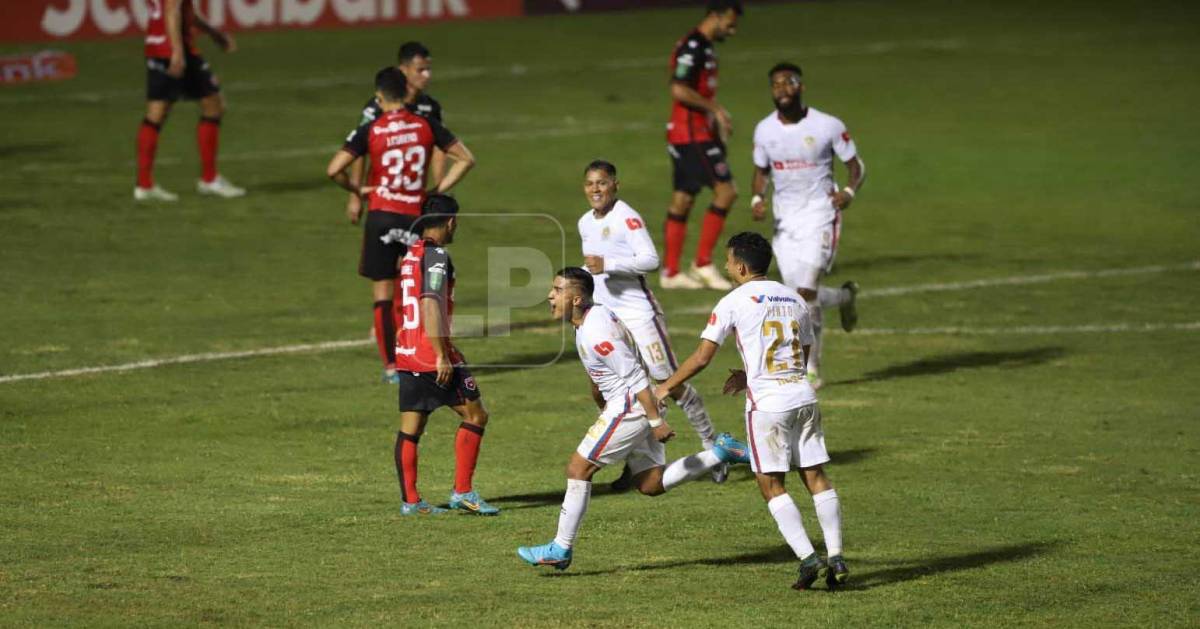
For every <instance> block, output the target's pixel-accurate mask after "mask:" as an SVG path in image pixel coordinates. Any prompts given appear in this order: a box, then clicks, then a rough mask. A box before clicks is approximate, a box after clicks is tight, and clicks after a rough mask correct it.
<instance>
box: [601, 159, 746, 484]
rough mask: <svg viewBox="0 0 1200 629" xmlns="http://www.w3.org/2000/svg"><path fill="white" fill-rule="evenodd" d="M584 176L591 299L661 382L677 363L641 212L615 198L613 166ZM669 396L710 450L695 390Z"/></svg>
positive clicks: (718, 475)
mask: <svg viewBox="0 0 1200 629" xmlns="http://www.w3.org/2000/svg"><path fill="white" fill-rule="evenodd" d="M583 178H584V179H583V193H584V196H586V197H587V202H588V205H589V206H591V209H590V210H588V211H587V213H585V214H584V215H583V216H581V217H579V238H580V239H581V240H582V241H583V260H584V267H585V268H586V269H587V270H588V271H589V272H591V274H592V279H593V280H595V283H596V292H595V296H594V297H593V299H594V300H595V302H596V303H598V304H600V305H603V306H607V307H608V308H609V309H610V310H612V311H613V312H614V313H616V315H617V318H619V319H620V320H621V323H623V324H624V325H625V327H626V328H628V329H629V332H630V333H632V334H633V340H634V343H635V344H636V348H637V352H638V353H639V354H641V357H642V361H643V362H644V363H645V365H646V368H647V370H648V371H649V372H650V377H651V378H653V379H654V381H655V382H662V381H663V380H666V379H667V378H668V377H670V376H671V374H672V373H673V372H674V371H675V368H676V367H678V366H679V363H678V362H677V361H676V360H675V353H674V352H672V351H671V341H670V339H669V338H668V337H667V321H666V319H665V318H664V317H663V311H662V307H661V306H660V305H659V304H658V300H656V299H655V298H654V293H652V292H651V291H650V284H649V282H647V281H646V274H647V273H653V272H654V271H657V270H658V264H659V260H658V251H657V250H655V248H654V241H653V240H651V239H650V232H649V231H648V230H647V229H646V221H644V220H642V215H641V214H638V212H637V210H635V209H633V208H632V207H630V206H629V204H628V203H626V202H624V201H622V200H620V199H618V198H617V193H618V189H619V187H620V184H619V182H618V181H617V167H616V166H614V165H613V164H611V163H610V162H606V161H604V160H595V161H593V162H592V163H590V164H588V165H587V167H586V168H585V169H584V171H583ZM671 398H672V399H673V400H675V402H676V403H677V404H679V408H681V409H683V412H684V414H685V415H687V418H688V422H689V423H690V424H691V425H692V428H694V429H695V430H696V434H698V435H700V441H701V442H702V443H703V444H704V447H705V448H711V447H712V445H713V441H714V440H715V439H716V438H717V433H716V430H715V429H714V428H713V423H712V419H711V418H710V417H709V415H708V411H707V410H706V409H705V408H704V400H703V399H701V397H700V393H699V392H697V391H696V389H695V387H693V386H692V385H690V384H685V385H683V386H681V387H676V388H675V389H672V390H671ZM628 473H629V468H626V469H625V474H623V475H622V477H621V479H619V480H618V482H617V483H616V484H615V488H617V489H626V488H628V483H629V477H628ZM728 475H729V469H728V466H725V465H720V466H718V467H717V468H716V469H714V470H713V480H714V481H715V482H718V483H721V482H724V481H725V478H726V477H727V476H728Z"/></svg>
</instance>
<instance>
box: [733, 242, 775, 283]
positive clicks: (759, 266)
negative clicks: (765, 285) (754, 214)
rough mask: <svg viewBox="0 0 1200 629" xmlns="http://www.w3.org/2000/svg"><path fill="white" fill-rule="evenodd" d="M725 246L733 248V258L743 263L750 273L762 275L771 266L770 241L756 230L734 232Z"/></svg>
mask: <svg viewBox="0 0 1200 629" xmlns="http://www.w3.org/2000/svg"><path fill="white" fill-rule="evenodd" d="M725 246H726V247H727V248H729V249H731V250H733V257H734V259H736V260H738V261H740V262H741V263H742V264H745V265H746V267H747V268H749V269H750V272H751V273H755V274H758V275H764V274H766V272H767V270H768V269H770V268H771V243H769V242H767V239H766V238H763V236H762V234H760V233H758V232H741V233H740V234H734V235H733V236H732V237H730V239H729V242H728V243H726V244H725Z"/></svg>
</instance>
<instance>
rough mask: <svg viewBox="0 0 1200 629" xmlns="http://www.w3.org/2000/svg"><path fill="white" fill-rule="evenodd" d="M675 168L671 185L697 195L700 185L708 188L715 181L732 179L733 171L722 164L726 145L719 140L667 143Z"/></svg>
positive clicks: (678, 189) (727, 165) (725, 164)
mask: <svg viewBox="0 0 1200 629" xmlns="http://www.w3.org/2000/svg"><path fill="white" fill-rule="evenodd" d="M667 153H669V154H670V155H671V165H672V166H673V167H674V175H673V177H674V185H675V190H676V191H678V192H686V193H688V194H696V193H697V192H700V189H701V188H704V187H706V186H707V187H709V188H711V187H712V186H713V184H715V183H716V182H718V181H732V180H733V173H731V172H729V164H727V163H725V146H724V145H722V144H721V143H720V142H697V143H695V144H669V145H667Z"/></svg>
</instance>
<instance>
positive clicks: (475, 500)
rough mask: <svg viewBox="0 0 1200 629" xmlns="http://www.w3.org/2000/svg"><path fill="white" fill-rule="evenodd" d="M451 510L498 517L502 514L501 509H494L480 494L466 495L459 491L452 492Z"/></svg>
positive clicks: (475, 492)
mask: <svg viewBox="0 0 1200 629" xmlns="http://www.w3.org/2000/svg"><path fill="white" fill-rule="evenodd" d="M450 508H451V509H462V510H463V511H466V512H467V513H475V514H478V515H496V514H497V513H500V508H499V507H493V506H492V505H490V504H488V503H487V501H486V500H484V499H483V498H480V497H479V492H477V491H474V490H472V491H468V492H467V493H465V494H460V493H458V492H457V491H453V492H450Z"/></svg>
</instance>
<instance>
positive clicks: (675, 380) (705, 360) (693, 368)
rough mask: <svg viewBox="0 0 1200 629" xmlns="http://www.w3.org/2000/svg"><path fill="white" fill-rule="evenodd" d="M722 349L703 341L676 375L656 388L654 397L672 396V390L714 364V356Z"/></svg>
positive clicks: (672, 375) (705, 340) (676, 371)
mask: <svg viewBox="0 0 1200 629" xmlns="http://www.w3.org/2000/svg"><path fill="white" fill-rule="evenodd" d="M720 347H721V346H720V345H717V344H716V343H713V342H712V341H710V340H708V339H702V340H701V341H700V345H698V346H696V351H694V352H692V355H691V356H688V357H687V360H685V361H683V364H682V365H680V366H679V369H676V370H675V373H673V374H671V377H670V378H667V380H666V381H665V382H663V383H661V384H659V385H658V386H657V387H655V388H654V395H656V396H658V397H659V398H665V397H667V395H669V394H670V392H671V389H674V388H675V387H677V386H679V385H681V384H683V383H685V382H687V381H688V380H691V379H692V377H693V376H695V375H696V374H698V373H700V372H701V371H704V368H705V367H707V366H708V364H709V363H710V362H712V359H713V356H716V355H717V350H718V349H720Z"/></svg>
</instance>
